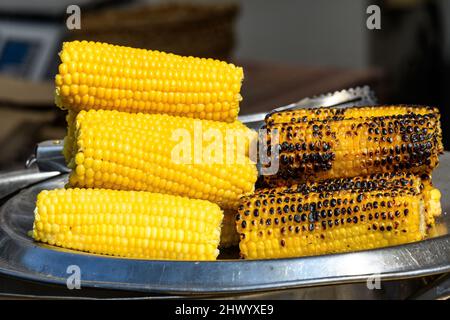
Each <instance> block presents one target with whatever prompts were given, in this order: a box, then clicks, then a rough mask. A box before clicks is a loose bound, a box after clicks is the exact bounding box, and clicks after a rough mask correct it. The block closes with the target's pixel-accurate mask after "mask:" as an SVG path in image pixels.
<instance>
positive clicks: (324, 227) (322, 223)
mask: <svg viewBox="0 0 450 320" xmlns="http://www.w3.org/2000/svg"><path fill="white" fill-rule="evenodd" d="M321 225H322V229H324V230H326V229H327V222H326V221H322V222H321Z"/></svg>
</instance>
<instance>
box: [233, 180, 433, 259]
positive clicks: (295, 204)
mask: <svg viewBox="0 0 450 320" xmlns="http://www.w3.org/2000/svg"><path fill="white" fill-rule="evenodd" d="M424 201H425V200H424V197H423V195H421V194H416V193H415V192H411V191H409V190H407V189H405V188H390V189H389V188H386V189H384V190H383V189H378V190H377V189H372V188H369V187H367V188H366V189H365V191H363V190H359V191H355V190H345V189H343V190H340V191H331V192H330V191H323V192H309V191H305V192H298V193H295V192H294V193H292V192H290V193H283V192H280V193H273V192H271V191H270V190H267V191H266V192H264V191H262V192H261V191H260V192H259V193H257V194H253V195H248V196H245V197H243V198H242V199H241V205H240V207H239V213H238V215H237V217H236V220H237V221H236V223H237V229H238V232H239V233H240V237H241V240H240V244H239V247H240V250H241V255H242V256H243V257H244V258H248V259H267V258H283V257H299V256H310V255H320V254H329V253H339V252H347V251H356V250H363V249H372V248H380V247H385V246H389V245H397V244H404V243H408V242H413V241H417V240H421V239H423V238H424V237H425V235H426V227H425V217H424V215H425V213H424V208H425V203H424Z"/></svg>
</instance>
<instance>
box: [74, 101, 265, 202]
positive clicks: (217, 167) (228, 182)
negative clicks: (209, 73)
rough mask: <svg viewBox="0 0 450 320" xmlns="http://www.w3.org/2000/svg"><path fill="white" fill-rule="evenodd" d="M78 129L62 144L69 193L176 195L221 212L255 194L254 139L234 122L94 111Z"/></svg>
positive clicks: (84, 116)
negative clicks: (111, 191) (251, 145)
mask: <svg viewBox="0 0 450 320" xmlns="http://www.w3.org/2000/svg"><path fill="white" fill-rule="evenodd" d="M75 127H76V130H75V136H74V137H73V138H69V139H67V140H66V141H73V144H72V146H68V147H67V149H70V150H71V152H70V156H69V158H70V159H69V167H70V168H72V173H71V175H70V178H69V184H70V186H72V187H86V188H105V189H114V190H137V191H150V192H159V193H165V194H174V195H181V196H187V197H190V198H195V199H204V200H209V201H211V202H214V203H217V204H219V205H220V206H221V207H222V208H226V209H227V208H229V209H232V208H234V209H235V208H236V207H237V203H238V200H239V197H240V196H241V195H242V194H244V193H248V192H251V191H253V189H254V183H255V181H256V178H257V171H256V166H255V164H254V163H253V162H251V161H250V160H249V158H248V157H247V156H246V146H248V143H249V139H251V138H252V137H253V134H252V133H251V131H250V130H249V129H247V128H246V127H244V126H243V125H242V124H241V123H239V122H234V123H229V124H228V123H224V122H218V121H207V120H198V119H191V118H186V117H174V116H168V115H156V114H155V115H149V114H131V113H125V112H117V111H95V110H91V111H88V112H86V111H82V112H80V113H79V114H78V116H77V118H76V124H75ZM201 132H203V133H204V134H205V135H206V133H207V132H209V133H210V134H211V135H210V137H209V138H208V139H206V138H205V136H204V135H203V138H204V139H202V133H201ZM212 136H214V137H215V139H210V138H211V137H212ZM229 137H231V138H233V139H232V140H230V139H229ZM230 141H231V143H229V142H230Z"/></svg>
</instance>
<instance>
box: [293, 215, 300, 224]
mask: <svg viewBox="0 0 450 320" xmlns="http://www.w3.org/2000/svg"><path fill="white" fill-rule="evenodd" d="M294 221H295V222H297V223H300V222H301V221H302V218H301V217H300V215H299V214H296V215H295V216H294Z"/></svg>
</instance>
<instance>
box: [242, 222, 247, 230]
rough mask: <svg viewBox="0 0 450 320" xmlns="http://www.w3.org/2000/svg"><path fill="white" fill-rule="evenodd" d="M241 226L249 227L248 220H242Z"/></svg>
mask: <svg viewBox="0 0 450 320" xmlns="http://www.w3.org/2000/svg"><path fill="white" fill-rule="evenodd" d="M241 227H242V228H244V229H245V228H246V227H247V221H245V220H244V221H242V223H241Z"/></svg>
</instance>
